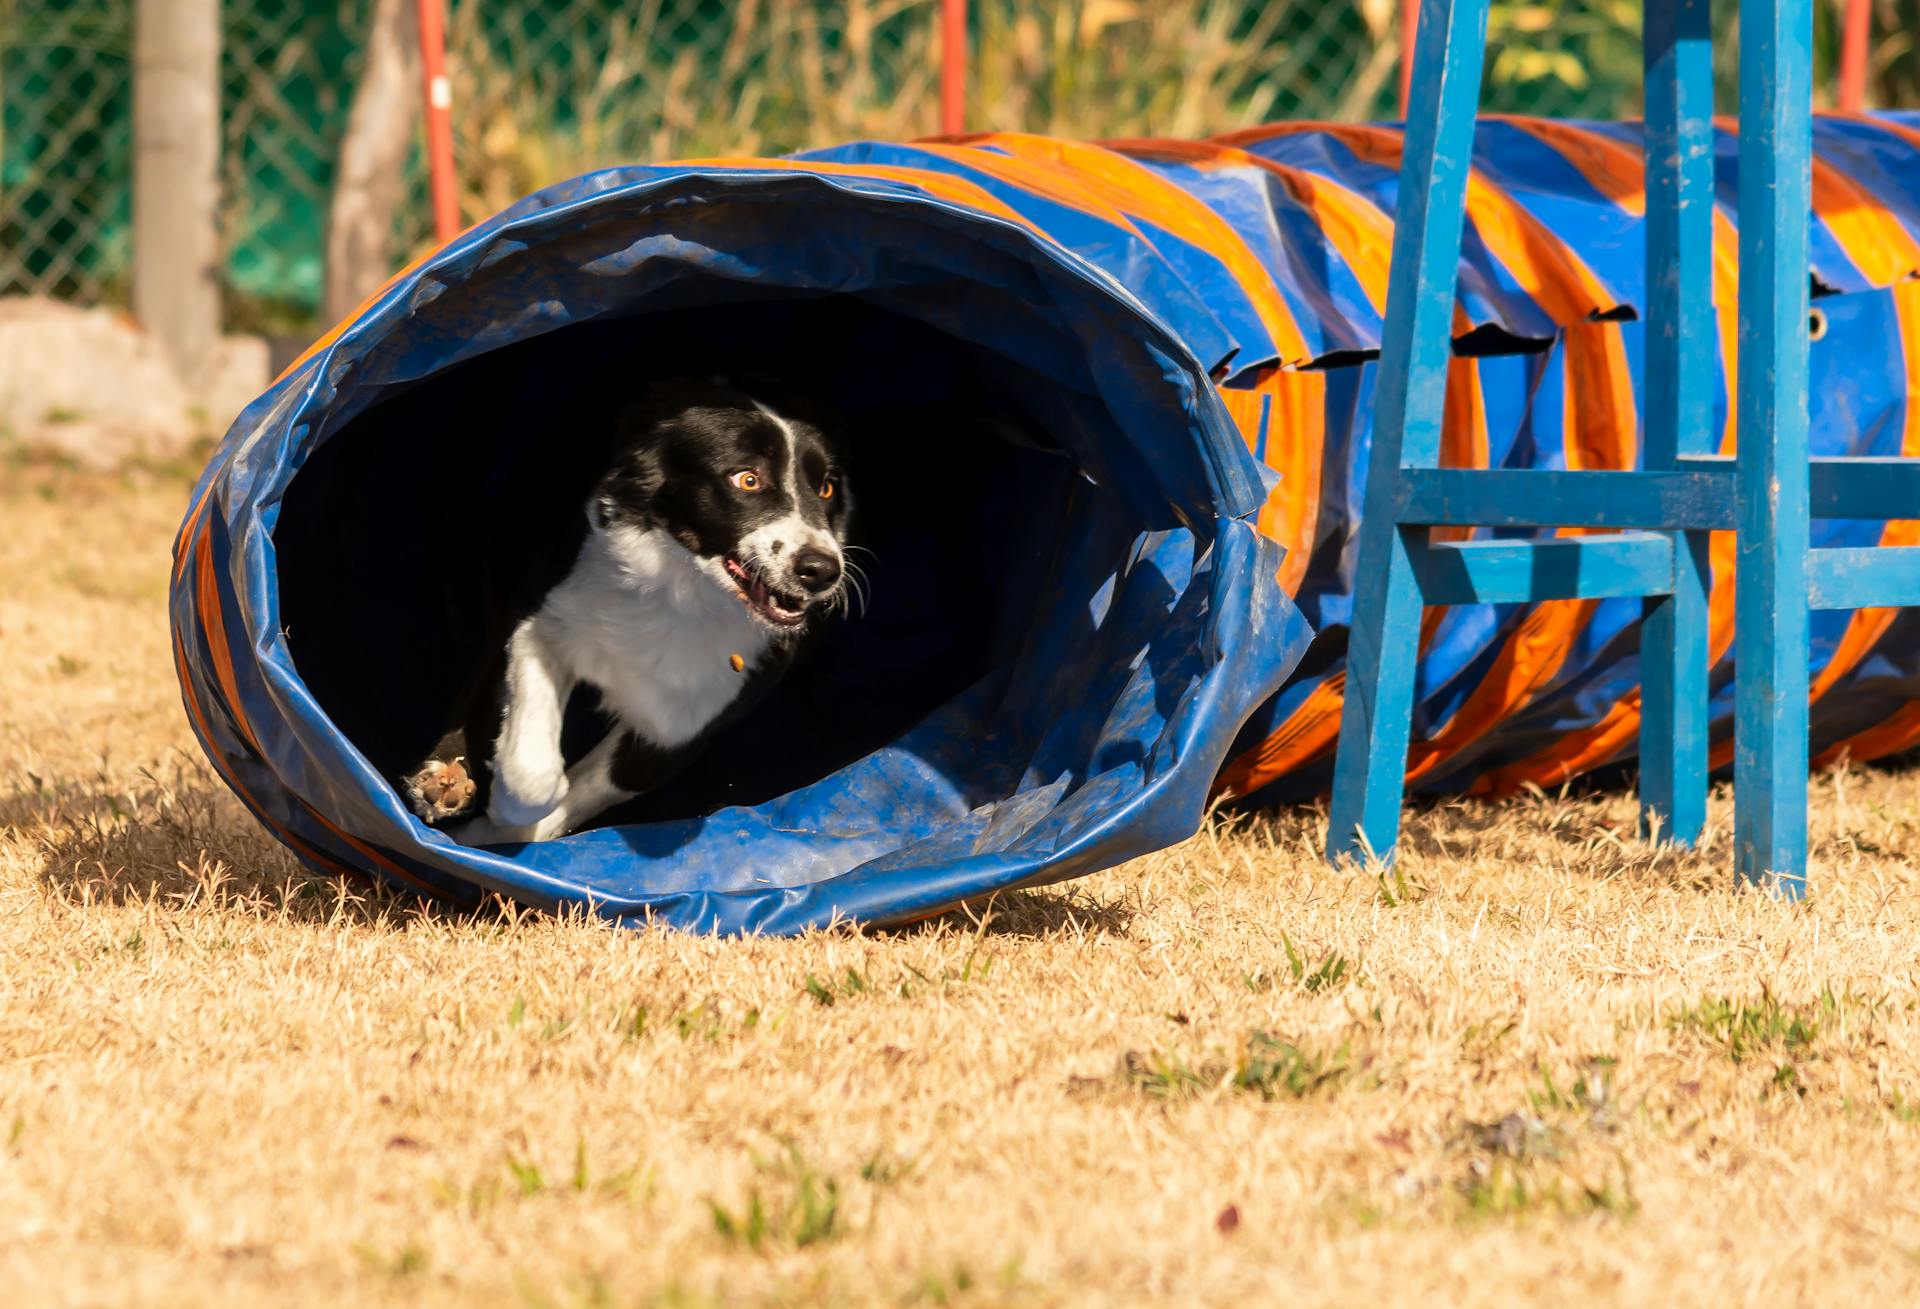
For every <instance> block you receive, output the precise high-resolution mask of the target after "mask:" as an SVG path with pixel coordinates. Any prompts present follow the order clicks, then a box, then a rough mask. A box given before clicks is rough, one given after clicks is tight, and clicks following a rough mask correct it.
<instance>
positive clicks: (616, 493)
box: [587, 440, 667, 528]
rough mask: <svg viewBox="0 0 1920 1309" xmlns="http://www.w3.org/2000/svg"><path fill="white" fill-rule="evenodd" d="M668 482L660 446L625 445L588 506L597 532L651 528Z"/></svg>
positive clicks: (652, 444) (590, 517) (589, 516)
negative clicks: (618, 526) (622, 527)
mask: <svg viewBox="0 0 1920 1309" xmlns="http://www.w3.org/2000/svg"><path fill="white" fill-rule="evenodd" d="M666 480H667V474H666V469H665V467H664V466H663V465H662V462H661V458H660V447H659V445H658V443H656V442H653V441H648V440H639V441H636V442H634V443H632V444H630V445H623V447H622V449H621V450H620V452H619V454H618V455H617V456H616V457H615V459H614V461H613V465H612V466H611V467H610V468H608V469H607V472H606V475H605V476H604V477H602V478H601V479H600V484H599V485H598V486H596V487H595V488H594V490H593V499H592V500H590V501H589V502H588V503H587V518H588V520H589V521H590V522H592V524H593V525H594V527H596V528H606V527H608V526H609V525H611V524H613V523H616V522H620V523H629V524H632V525H634V526H637V527H643V528H644V527H651V526H653V502H654V497H655V496H657V495H658V494H659V493H660V488H661V487H662V486H664V485H665V484H666Z"/></svg>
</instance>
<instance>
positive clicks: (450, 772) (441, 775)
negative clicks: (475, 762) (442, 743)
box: [402, 759, 479, 823]
mask: <svg viewBox="0 0 1920 1309" xmlns="http://www.w3.org/2000/svg"><path fill="white" fill-rule="evenodd" d="M478 789H479V788H478V787H477V785H476V784H475V782H474V780H473V778H472V776H471V775H470V774H469V773H468V772H467V766H466V764H465V763H464V762H463V761H461V760H459V759H452V760H445V759H429V760H427V762H426V763H424V764H422V765H420V767H419V768H418V769H416V770H415V771H414V772H412V773H410V774H408V775H407V777H406V779H405V781H404V782H403V783H402V790H403V791H404V792H405V794H406V797H407V805H408V807H409V808H411V809H412V810H413V812H414V813H416V814H418V815H419V816H420V820H421V821H422V822H426V823H444V822H447V821H449V820H451V819H455V818H458V817H460V816H461V815H462V814H464V813H466V812H467V811H468V810H469V809H471V808H473V796H474V792H475V791H476V790H478Z"/></svg>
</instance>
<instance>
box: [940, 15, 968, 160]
mask: <svg viewBox="0 0 1920 1309" xmlns="http://www.w3.org/2000/svg"><path fill="white" fill-rule="evenodd" d="M966 130H967V0H940V134H941V135H942V136H958V135H960V133H962V132H964V131H966Z"/></svg>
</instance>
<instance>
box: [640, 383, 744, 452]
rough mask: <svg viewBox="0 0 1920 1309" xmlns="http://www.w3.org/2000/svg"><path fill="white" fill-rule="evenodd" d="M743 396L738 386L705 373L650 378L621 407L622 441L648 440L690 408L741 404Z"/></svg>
mask: <svg viewBox="0 0 1920 1309" xmlns="http://www.w3.org/2000/svg"><path fill="white" fill-rule="evenodd" d="M742 398H743V397H742V396H741V394H740V392H739V391H737V390H735V389H734V388H732V387H730V386H726V385H724V384H722V383H720V382H716V381H712V380H710V379H708V378H704V377H675V378H667V379H664V380H656V381H652V382H648V383H647V384H646V385H644V386H642V387H641V388H640V392H639V394H638V395H636V396H635V397H634V398H633V399H632V400H630V401H628V402H627V404H626V406H625V407H624V408H623V409H621V411H620V419H619V423H618V428H619V435H620V441H621V443H622V444H623V445H632V444H644V443H645V442H647V441H648V440H650V439H652V438H653V437H654V436H655V435H656V434H657V433H658V432H659V431H660V430H661V428H662V427H663V426H664V425H666V424H668V423H671V422H672V421H673V420H674V419H676V418H679V417H680V416H681V415H683V414H685V413H687V412H688V411H689V410H692V409H723V408H724V409H731V408H737V407H738V406H739V405H740V403H741V400H742Z"/></svg>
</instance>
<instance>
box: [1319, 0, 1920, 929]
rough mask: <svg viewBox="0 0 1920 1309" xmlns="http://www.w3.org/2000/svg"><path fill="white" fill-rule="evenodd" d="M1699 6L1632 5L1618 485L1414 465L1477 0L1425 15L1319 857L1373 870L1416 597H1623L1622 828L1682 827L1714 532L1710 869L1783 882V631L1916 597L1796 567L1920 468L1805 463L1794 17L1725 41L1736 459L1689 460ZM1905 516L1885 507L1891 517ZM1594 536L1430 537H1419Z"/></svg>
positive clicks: (1689, 826)
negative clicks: (1729, 672)
mask: <svg viewBox="0 0 1920 1309" xmlns="http://www.w3.org/2000/svg"><path fill="white" fill-rule="evenodd" d="M1709 6H1710V0H1652V2H1651V3H1649V4H1648V5H1647V6H1646V21H1645V38H1644V41H1645V66H1646V105H1647V124H1646V151H1647V251H1646V259H1647V278H1646V282H1647V347H1646V377H1647V385H1646V427H1645V432H1644V436H1643V446H1644V448H1643V451H1642V470H1641V471H1636V472H1598V471H1546V470H1518V471H1507V470H1501V471H1487V470H1469V469H1441V468H1437V467H1436V465H1437V463H1438V458H1439V450H1440V432H1441V423H1442V417H1443V412H1444V407H1445V399H1446V375H1447V364H1448V361H1449V359H1450V357H1451V342H1450V335H1451V333H1450V328H1451V323H1452V314H1453V307H1454V297H1455V290H1456V286H1455V284H1456V280H1457V266H1458V263H1459V258H1460V242H1461V228H1462V223H1463V217H1464V211H1465V198H1466V181H1467V173H1468V165H1469V161H1470V159H1471V157H1472V146H1473V130H1474V119H1475V114H1476V111H1477V108H1478V100H1479V91H1480V69H1481V65H1482V62H1483V60H1484V57H1485V46H1486V24H1487V9H1488V4H1487V0H1422V4H1421V12H1420V25H1419V36H1418V40H1417V43H1416V44H1417V48H1416V49H1415V51H1414V69H1413V87H1412V95H1411V97H1410V100H1409V103H1410V104H1411V105H1412V106H1413V109H1412V111H1411V112H1410V114H1409V120H1408V122H1407V124H1406V137H1405V153H1404V155H1403V159H1402V164H1401V175H1400V190H1399V213H1398V216H1397V222H1396V225H1395V229H1394V242H1393V265H1392V272H1391V275H1390V277H1389V285H1388V291H1387V311H1386V324H1385V329H1384V333H1383V336H1382V348H1381V358H1380V391H1379V396H1378V401H1377V406H1376V423H1375V430H1374V440H1373V448H1372V452H1371V455H1370V458H1369V463H1368V469H1367V479H1368V480H1367V489H1366V499H1365V505H1364V515H1363V519H1362V522H1361V524H1360V541H1359V558H1358V569H1357V578H1356V583H1355V593H1354V610H1353V626H1352V635H1351V638H1350V644H1349V647H1348V653H1347V659H1348V668H1347V683H1346V697H1345V703H1344V706H1343V709H1342V712H1341V719H1340V740H1339V747H1338V750H1339V753H1338V755H1337V757H1336V759H1335V765H1334V782H1333V799H1332V805H1331V810H1330V825H1329V831H1328V841H1327V853H1328V856H1329V857H1330V858H1333V859H1336V860H1337V859H1339V858H1341V857H1343V856H1359V857H1363V858H1364V857H1374V856H1378V857H1382V858H1391V857H1392V854H1393V850H1394V847H1395V844H1396V842H1397V839H1398V836H1399V824H1400V808H1401V802H1402V792H1403V785H1404V783H1403V778H1404V774H1405V769H1406V759H1407V746H1408V736H1409V732H1410V722H1411V714H1412V708H1413V689H1414V666H1415V661H1416V659H1417V655H1418V650H1417V647H1418V634H1419V630H1420V610H1421V606H1422V605H1423V604H1460V603H1488V602H1500V603H1508V602H1533V601H1540V600H1550V599H1565V598H1584V597H1600V596H1635V595H1638V596H1643V597H1645V605H1646V610H1645V622H1644V625H1643V628H1642V637H1641V661H1642V709H1643V712H1642V719H1641V732H1640V754H1641V777H1640V797H1641V825H1642V830H1643V832H1645V833H1646V834H1648V835H1649V836H1653V837H1656V838H1659V839H1664V840H1668V841H1674V842H1678V843H1681V844H1691V843H1692V842H1693V841H1695V840H1696V839H1697V838H1698V836H1699V833H1700V830H1701V828H1702V826H1703V824H1704V822H1705V819H1706V796H1707V771H1708V769H1707V756H1708V752H1707V700H1708V687H1707V676H1708V638H1707V597H1708V588H1709V584H1710V577H1709V574H1708V566H1707V532H1708V531H1710V530H1726V529H1732V530H1734V531H1735V532H1736V534H1737V547H1738V560H1739V572H1738V579H1737V582H1736V596H1735V607H1736V615H1735V633H1736V634H1735V683H1736V690H1735V699H1736V713H1735V763H1734V797H1735V833H1734V836H1735V852H1736V854H1735V866H1736V870H1737V872H1738V874H1739V876H1740V877H1741V878H1742V879H1744V880H1746V881H1748V882H1753V883H1756V884H1760V885H1763V886H1765V887H1767V888H1769V889H1771V890H1773V891H1775V892H1776V893H1778V894H1780V895H1783V896H1785V897H1788V898H1798V897H1799V896H1801V895H1803V894H1804V893H1805V889H1806V846H1807V834H1806V822H1807V815H1806V808H1807V804H1806V800H1807V787H1806V783H1807V703H1808V701H1807V697H1808V671H1807V662H1808V613H1809V609H1810V607H1811V608H1858V607H1865V606H1868V605H1886V604H1914V603H1920V549H1914V550H1900V549H1879V548H1866V549H1848V550H1822V551H1818V552H1810V551H1809V548H1808V536H1809V533H1808V521H1809V517H1810V516H1811V515H1813V514H1816V513H1817V514H1820V515H1822V516H1831V517H1862V518H1886V517H1898V516H1901V515H1900V513H1895V512H1891V510H1892V509H1893V508H1894V507H1895V505H1896V504H1904V505H1908V506H1910V505H1911V504H1912V502H1913V498H1914V495H1915V493H1916V492H1920V461H1913V460H1899V459H1895V460H1852V459H1839V460H1814V461H1810V460H1809V458H1808V445H1807V354H1808V330H1807V328H1808V321H1809V319H1808V308H1809V304H1808V298H1809V282H1808V268H1809V262H1808V241H1809V218H1808V214H1809V210H1810V207H1811V198H1812V197H1811V187H1812V183H1811V176H1812V157H1813V142H1812V73H1811V68H1812V34H1813V17H1812V0H1747V2H1746V3H1744V4H1743V5H1742V6H1741V10H1742V12H1741V25H1740V41H1741V53H1740V123H1741V134H1740V217H1741V222H1740V305H1739V347H1740V368H1739V384H1738V395H1737V396H1736V397H1735V398H1734V401H1733V403H1734V405H1735V416H1736V423H1737V431H1738V433H1739V438H1740V439H1739V451H1738V455H1737V457H1735V458H1733V459H1728V458H1725V457H1722V456H1719V455H1716V454H1715V453H1714V449H1713V434H1712V422H1713V398H1714V397H1713V391H1712V385H1713V378H1714V377H1715V376H1716V375H1717V372H1718V369H1717V367H1716V363H1717V361H1716V356H1715V351H1716V349H1717V346H1716V340H1717V333H1716V323H1715V318H1714V306H1713V303H1712V292H1711V288H1712V261H1713V205H1714V177H1713V136H1712V134H1713V125H1712V113H1713V63H1712V39H1711V28H1710V13H1709ZM1903 512H1904V511H1903ZM1439 524H1453V525H1472V526H1565V527H1589V528H1603V529H1634V530H1612V531H1610V532H1609V533H1608V534H1606V535H1596V536H1586V537H1575V538H1568V537H1560V538H1547V539H1541V540H1537V541H1494V542H1480V541H1475V542H1464V543H1434V542H1430V541H1429V540H1428V539H1427V537H1428V535H1429V534H1428V530H1427V529H1428V527H1429V526H1431V525H1439Z"/></svg>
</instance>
